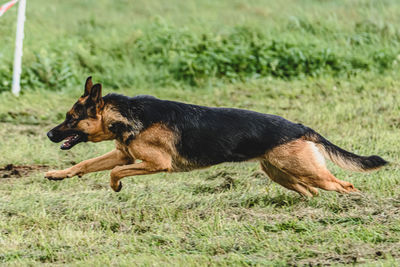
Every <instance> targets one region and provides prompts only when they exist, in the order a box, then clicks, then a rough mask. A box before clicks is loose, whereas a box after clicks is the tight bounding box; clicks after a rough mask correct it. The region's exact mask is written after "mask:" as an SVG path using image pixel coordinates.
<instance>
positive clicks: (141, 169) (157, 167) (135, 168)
mask: <svg viewBox="0 0 400 267" xmlns="http://www.w3.org/2000/svg"><path fill="white" fill-rule="evenodd" d="M168 170H169V168H168V167H166V166H163V165H161V164H156V163H153V162H146V161H143V162H140V163H136V164H130V165H124V166H117V167H115V168H114V169H113V170H112V171H111V174H110V176H111V179H110V186H111V188H112V189H113V190H114V191H115V192H119V191H121V188H122V183H121V182H120V181H119V180H121V179H122V178H124V177H127V176H133V175H145V174H153V173H158V172H163V171H168Z"/></svg>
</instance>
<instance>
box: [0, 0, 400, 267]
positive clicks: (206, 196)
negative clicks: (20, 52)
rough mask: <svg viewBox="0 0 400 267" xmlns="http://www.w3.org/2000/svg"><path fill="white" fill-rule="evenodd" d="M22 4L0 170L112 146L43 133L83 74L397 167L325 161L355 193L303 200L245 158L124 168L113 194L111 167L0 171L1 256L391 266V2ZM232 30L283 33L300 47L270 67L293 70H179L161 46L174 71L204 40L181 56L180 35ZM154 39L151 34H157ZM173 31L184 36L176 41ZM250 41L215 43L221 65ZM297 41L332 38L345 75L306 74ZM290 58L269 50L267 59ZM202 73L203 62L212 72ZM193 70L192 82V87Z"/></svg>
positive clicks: (3, 32)
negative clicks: (65, 143) (278, 122)
mask: <svg viewBox="0 0 400 267" xmlns="http://www.w3.org/2000/svg"><path fill="white" fill-rule="evenodd" d="M27 12H28V13H27V15H28V16H27V24H26V40H25V46H24V73H23V81H22V84H23V94H22V95H21V97H19V98H15V97H13V96H12V95H11V94H10V93H9V92H6V90H9V82H10V79H9V78H10V75H11V62H12V49H13V38H14V37H13V35H14V29H13V27H10V25H12V24H11V23H12V22H13V21H14V19H15V15H16V9H15V8H14V9H11V10H10V11H9V12H7V13H6V15H5V16H3V17H2V18H1V21H0V22H1V23H0V42H1V44H2V46H1V47H0V57H1V60H0V91H3V92H2V93H1V94H0V167H3V166H5V165H7V164H14V165H43V164H44V165H47V166H48V168H51V169H58V168H66V167H69V166H71V165H72V164H74V163H77V162H79V161H81V160H84V159H87V158H90V157H94V156H97V155H100V154H103V153H105V152H107V151H109V150H111V149H112V148H113V143H112V142H104V143H98V144H89V143H87V144H80V145H78V146H76V147H74V148H73V149H72V150H70V151H61V150H60V149H59V145H58V144H54V143H51V142H50V141H49V140H48V139H47V137H46V135H45V134H46V132H47V131H48V130H49V129H50V128H52V127H53V126H54V125H56V124H58V123H59V122H61V121H62V120H63V119H64V116H65V112H66V111H67V110H68V109H69V108H70V107H71V106H72V104H73V103H74V101H75V100H76V99H77V98H78V97H79V96H80V95H81V94H82V90H83V81H84V80H85V78H86V77H87V76H88V75H94V81H95V82H102V83H103V84H104V85H105V87H104V93H109V92H115V91H117V92H119V93H123V94H126V95H136V94H152V95H154V96H157V97H160V98H165V99H173V100H178V101H184V102H190V103H195V104H201V105H210V106H228V107H238V108H246V109H252V110H256V111H260V112H266V113H272V114H277V115H281V116H284V117H286V118H287V119H290V120H292V121H296V122H300V123H303V124H305V125H307V126H310V127H312V128H313V129H315V130H316V131H318V132H320V133H321V134H322V135H324V136H325V137H326V138H328V139H329V140H330V141H332V142H333V143H335V144H337V145H339V146H341V147H343V148H346V149H348V150H351V151H353V152H355V153H358V154H362V155H370V154H377V155H380V156H382V157H383V158H385V159H387V160H389V161H390V162H393V164H392V165H390V166H388V167H385V168H384V169H382V170H380V171H378V172H373V173H369V174H359V173H353V172H348V171H344V170H342V169H339V168H338V167H336V166H334V165H332V164H329V168H330V169H331V170H332V172H333V173H334V174H335V175H336V176H337V177H338V178H341V179H344V180H346V181H350V182H352V183H353V184H354V185H355V186H356V187H357V188H358V189H360V190H361V194H360V195H339V194H337V193H332V192H321V194H320V196H318V197H316V198H313V199H302V198H300V197H299V196H298V195H297V194H295V193H293V192H289V191H288V190H286V189H284V188H282V187H280V186H279V185H277V184H275V183H272V182H271V181H270V180H269V179H268V178H267V177H266V176H265V175H263V174H262V173H260V172H259V167H258V165H257V164H256V163H242V164H222V165H219V166H215V167H212V168H209V169H206V170H200V171H194V172H190V173H179V174H157V175H151V176H140V177H129V178H125V179H124V180H123V183H124V188H123V190H122V191H121V192H120V193H118V194H117V193H114V192H113V191H112V190H111V189H110V188H109V186H108V184H109V176H108V172H100V173H95V174H89V175H86V176H84V177H82V178H81V179H78V178H76V177H75V178H72V179H67V180H64V181H60V182H53V181H47V180H46V179H44V178H43V173H42V172H33V173H31V174H29V175H27V176H25V175H24V176H23V177H15V176H18V175H17V174H14V177H13V178H2V175H4V174H3V173H0V262H1V263H2V264H9V265H18V266H19V265H37V264H42V263H47V264H49V265H51V264H70V265H78V266H88V265H110V264H112V265H123V266H130V265H132V263H135V264H137V265H151V266H152V265H159V266H163V265H181V266H190V265H192V266H194V265H199V266H206V265H221V266H224V265H281V266H284V265H288V264H291V265H302V264H311V265H316V264H322V265H323V264H352V263H364V264H366V265H371V266H374V265H377V264H380V265H387V266H393V265H397V264H398V261H399V259H400V253H399V247H400V213H399V209H400V198H399V192H400V178H399V165H398V162H399V153H398V136H399V134H398V132H399V130H398V129H399V127H400V115H399V114H400V112H399V111H400V102H399V96H398V92H399V90H398V88H399V87H400V82H399V80H400V76H399V74H398V63H397V60H398V58H397V54H398V51H399V47H400V46H399V40H400V39H399V37H398V36H399V33H398V27H396V25H398V24H399V17H400V16H399V15H400V5H399V4H398V3H397V1H395V0H387V1H366V0H357V1H341V0H336V1H310V0H302V1H294V0H293V1H290V0H287V1H283V2H282V1H262V0H254V1H247V2H246V3H244V2H243V1H175V0H174V1H168V2H164V1H159V0H151V1H148V0H147V1H103V0H101V1H90V0H86V1H77V0H73V1H52V3H51V4H49V3H48V1H44V0H37V1H28V11H27ZM157 27H159V28H157ZM237 29H246V32H247V33H250V35H251V34H253V33H257V32H261V33H262V36H263V37H262V41H263V42H264V41H265V43H268V42H272V41H276V42H278V43H290V44H293V45H294V47H295V48H296V49H297V50H296V49H294V50H295V52H294V53H293V55H294V56H293V57H291V58H290V57H289V59H290V60H294V61H290V62H289V63H290V64H284V63H282V62H281V63H280V64H281V65H279V64H277V65H276V66H290V67H289V68H288V70H289V71H290V72H293V73H297V74H299V75H293V76H290V77H281V76H279V75H274V74H273V73H271V72H260V73H258V72H257V71H254V69H252V68H253V67H254V66H258V65H254V64H253V63H254V61H252V60H253V59H252V58H251V59H249V61H248V62H253V63H250V64H249V68H245V67H243V66H238V67H235V68H233V72H231V73H229V74H226V73H225V74H224V73H223V72H220V70H221V68H219V66H226V65H224V64H222V65H221V64H220V62H221V61H219V59H218V60H215V59H216V58H215V57H213V56H210V57H208V56H207V57H205V60H204V61H203V60H201V61H200V65H199V66H200V67H201V69H197V71H193V72H191V75H192V76H190V75H189V76H183V78H182V77H180V76H179V75H178V76H176V74H177V73H175V72H174V70H176V69H174V68H170V65H169V64H165V63H166V62H167V63H169V62H170V61H169V60H172V59H173V58H174V57H175V56H176V54H175V53H170V52H171V50H170V49H166V50H165V49H164V50H163V49H162V48H163V47H164V46H163V40H162V38H161V37H163V36H165V38H166V41H165V42H166V43H167V44H168V45H170V42H171V41H172V43H174V44H175V46H173V48H174V49H175V48H179V49H180V50H176V51H177V52H176V53H178V52H179V53H181V54H179V55H180V56H182V61H173V63H177V62H178V63H179V64H178V63H177V65H174V66H175V67H176V66H179V67H182V66H187V64H188V62H189V63H190V57H192V56H194V57H197V56H198V55H199V54H198V53H197V52H198V51H200V50H196V49H194V50H193V49H192V48H191V49H189V50H188V51H189V52H188V53H186V52H187V50H186V48H187V46H191V45H193V44H192V43H190V42H187V39H185V38H186V37H187V36H189V37H190V38H194V40H202V35H203V34H208V36H211V40H213V41H212V42H211V45H210V46H209V47H210V49H214V48H215V46H214V43H213V42H214V41H215V42H218V41H219V40H220V39H219V38H220V37H221V38H222V39H223V38H225V37H226V36H229V34H231V33H232V32H235V31H237ZM151 36H155V37H157V38H155V39H154V40H153V41H152V39H151V38H150V37H151ZM182 36H183V37H182ZM140 38H143V39H140ZM146 38H147V39H146ZM149 38H150V39H149ZM160 38H161V39H160ZM246 38H247V37H246ZM250 39H252V38H250ZM250 39H249V40H250ZM138 40H139V41H141V42H144V44H145V47H147V48H149V47H150V48H151V49H154V48H157V47H159V48H161V50H157V49H156V50H155V52H154V50H151V51H153V52H154V53H153V52H151V51H150V50H145V52H146V53H147V54H146V55H147V56H148V55H151V56H152V57H151V59H149V58H148V57H147V56H146V57H144V56H143V54H140V53H139V52H141V50H140V49H139V48H140V47H141V46H139V45H138V43H137V42H138ZM182 40H184V41H185V40H186V42H187V46H184V45H182V44H180V43H179V42H180V41H182ZM246 40H247V39H244V40H241V41H240V42H238V43H229V44H228V45H233V47H231V48H232V49H228V50H227V51H228V52H229V53H228V52H227V53H226V54H223V53H222V54H223V55H225V56H226V55H228V61H229V60H231V59H235V58H236V59H238V58H239V62H241V61H242V60H243V58H245V56H246V55H247V54H246V53H248V52H249V51H250V52H251V51H253V52H254V50H246V49H247V48H246V45H245V44H246ZM252 40H253V39H252ZM308 45H311V47H313V49H315V51H323V50H326V49H330V51H332V53H333V55H336V56H337V58H336V59H338V60H340V61H339V62H338V64H339V65H340V66H344V68H345V69H344V71H343V72H341V71H338V72H335V71H332V70H331V69H330V68H331V67H329V64H327V65H326V64H325V63H326V62H325V63H323V62H322V63H321V62H320V63H321V64H322V65H318V66H321V67H320V69H321V70H322V71H321V72H320V73H316V74H315V75H308V74H307V73H306V71H305V69H304V66H308V65H307V64H309V63H310V61H308V59H309V58H311V59H313V58H314V59H315V57H314V56H315V54H314V53H306V54H305V57H303V56H301V53H300V54H299V53H298V51H303V50H302V49H305V48H308V47H309V46H308ZM138 47H139V48H138ZM138 49H139V50H138ZM236 49H237V50H236ZM172 50H173V49H172ZM149 51H150V52H151V53H150V52H149ZM174 51H175V50H174ZM201 51H204V50H201ZM207 51H208V50H207ZM235 51H237V52H238V55H239V56H238V57H236V55H235V53H234V52H235ZM243 51H244V53H242V52H243ZM256 51H257V50H256ZM312 51H314V50H312ZM379 51H381V52H382V53H381V54H379ZM207 53H208V52H207ZM207 53H206V54H207ZM251 53H252V52H251ZM251 53H250V54H249V56H253V54H251ZM285 54H286V51H283V52H280V53H277V57H278V59H279V60H281V59H282V58H283V56H285ZM207 55H210V54H207ZM218 55H219V54H217V55H216V56H218ZM202 56H204V55H203V54H201V57H200V58H201V59H204V58H203V57H202ZM260 58H262V57H260ZM351 58H357V60H361V61H360V62H361V63H363V62H364V63H365V64H366V65H361V66H359V68H358V67H357V66H353V65H352V64H351V62H348V60H349V59H351ZM157 60H160V62H157ZM230 62H233V63H235V62H237V61H235V60H232V61H230ZM246 62H247V61H246ZM274 62H275V61H272V63H273V64H275V63H276V62H275V63H274ZM293 62H294V63H293ZM357 62H358V61H357ZM208 63H210V64H208ZM214 63H218V64H217V65H215V64H214ZM267 63H268V62H267ZM269 63H271V62H269ZM269 63H268V64H269ZM278 63H279V62H278ZM320 63H318V64H320ZM353 63H354V62H353ZM185 64H186V65H185ZM282 64H283V65H282ZM382 64H383V65H382ZM227 65H228V66H231V65H232V66H234V64H231V65H230V63H227ZM174 66H173V67H174ZM215 66H218V67H217V68H216V67H215ZM178 70H180V69H179V68H178ZM199 70H200V71H199ZM243 70H245V71H244V72H243ZM248 70H249V71H248ZM201 71H209V74H210V75H209V76H210V77H208V75H203V74H204V73H202V72H201ZM243 73H244V74H243ZM178 74H179V73H178ZM222 74H223V75H222ZM203 76H204V77H203ZM313 76H315V77H313ZM191 77H192V78H193V77H195V78H196V79H195V82H194V83H192V80H193V79H192V78H191ZM198 78H199V79H198ZM281 78H283V79H281ZM191 79H192V80H191ZM9 173H10V172H7V175H9Z"/></svg>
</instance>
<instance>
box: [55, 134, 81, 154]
mask: <svg viewBox="0 0 400 267" xmlns="http://www.w3.org/2000/svg"><path fill="white" fill-rule="evenodd" d="M64 140H65V141H64V143H63V144H62V145H61V147H60V148H61V149H62V150H68V149H71V148H72V147H73V146H74V145H76V144H78V143H80V142H82V141H84V140H83V137H82V135H80V134H73V135H71V136H68V137H67V138H65V139H64Z"/></svg>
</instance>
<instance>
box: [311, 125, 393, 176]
mask: <svg viewBox="0 0 400 267" xmlns="http://www.w3.org/2000/svg"><path fill="white" fill-rule="evenodd" d="M305 138H306V140H307V141H311V142H313V143H315V144H316V145H317V147H318V148H319V149H320V151H321V152H322V154H323V155H324V157H326V158H328V159H330V160H331V161H332V162H334V163H335V164H336V165H338V166H339V167H341V168H343V169H347V170H352V171H359V172H367V171H372V170H377V169H379V168H381V167H383V166H385V165H386V164H388V163H389V162H387V161H386V160H384V159H383V158H381V157H379V156H375V155H373V156H359V155H356V154H354V153H351V152H348V151H346V150H344V149H342V148H340V147H338V146H336V145H334V144H332V143H331V142H329V141H328V140H326V139H325V138H324V137H323V136H321V135H320V134H319V133H317V132H315V131H314V130H312V129H310V131H309V132H308V133H307V134H306V135H305Z"/></svg>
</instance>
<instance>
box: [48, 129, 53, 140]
mask: <svg viewBox="0 0 400 267" xmlns="http://www.w3.org/2000/svg"><path fill="white" fill-rule="evenodd" d="M47 137H48V138H49V139H50V140H52V138H53V137H54V135H53V132H52V131H49V132H48V133H47Z"/></svg>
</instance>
